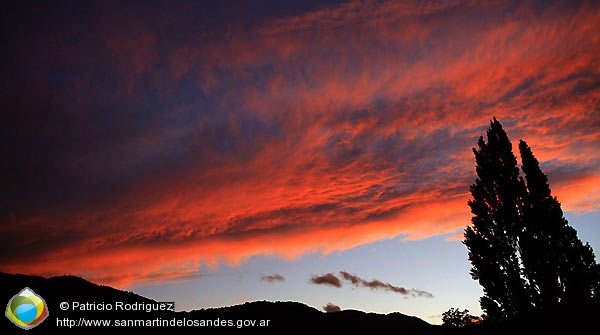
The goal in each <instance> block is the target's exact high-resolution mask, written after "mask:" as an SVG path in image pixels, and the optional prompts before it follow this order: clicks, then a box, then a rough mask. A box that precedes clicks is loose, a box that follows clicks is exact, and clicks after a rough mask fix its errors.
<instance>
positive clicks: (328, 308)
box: [323, 302, 342, 313]
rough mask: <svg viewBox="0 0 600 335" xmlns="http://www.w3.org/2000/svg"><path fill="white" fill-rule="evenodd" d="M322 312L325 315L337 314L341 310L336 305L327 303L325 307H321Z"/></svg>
mask: <svg viewBox="0 0 600 335" xmlns="http://www.w3.org/2000/svg"><path fill="white" fill-rule="evenodd" d="M323 310H324V311H325V312H327V313H331V312H339V311H341V310H342V308H341V307H340V306H338V305H334V304H332V303H330V302H328V303H327V305H325V306H323Z"/></svg>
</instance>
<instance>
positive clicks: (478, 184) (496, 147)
mask: <svg viewBox="0 0 600 335" xmlns="http://www.w3.org/2000/svg"><path fill="white" fill-rule="evenodd" d="M477 145H478V148H473V153H474V155H475V161H476V173H477V178H476V179H475V183H474V184H472V185H471V186H470V192H471V195H472V199H470V200H469V202H468V204H469V207H470V208H471V213H472V214H473V217H472V219H471V223H472V224H471V225H470V226H468V227H467V228H466V229H465V233H464V240H463V243H464V244H465V246H466V247H467V249H468V251H469V260H470V261H471V265H472V268H471V276H472V277H473V279H475V280H478V281H479V284H480V285H481V286H482V287H483V291H484V297H482V298H481V301H480V302H481V308H482V309H483V310H484V312H485V313H486V314H487V316H488V318H503V317H512V316H517V315H519V314H521V313H523V312H526V311H527V310H529V309H530V306H531V299H530V296H529V292H528V290H529V288H528V286H527V283H526V282H525V280H524V278H523V277H522V276H521V267H520V258H519V252H518V236H519V235H520V232H521V231H522V229H523V221H522V215H521V211H522V207H523V193H524V192H525V185H524V181H523V179H522V178H519V168H518V166H517V160H516V157H515V156H514V154H513V152H512V144H511V142H510V140H509V139H508V136H507V135H506V132H505V131H504V129H503V128H502V125H501V124H500V122H498V121H497V120H496V118H494V119H493V120H492V121H491V122H490V127H489V128H488V130H487V143H486V142H485V141H484V139H483V136H481V137H480V138H479V141H478V143H477Z"/></svg>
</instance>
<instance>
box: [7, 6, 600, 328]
mask: <svg viewBox="0 0 600 335" xmlns="http://www.w3.org/2000/svg"><path fill="white" fill-rule="evenodd" d="M0 15H2V20H1V24H2V26H3V27H2V35H1V38H2V44H3V45H4V46H5V47H4V48H3V49H4V50H5V51H4V52H3V53H2V55H0V59H1V62H0V68H1V71H2V76H1V78H2V79H0V88H1V90H0V99H1V101H2V105H3V107H2V112H1V113H2V121H1V122H0V153H1V159H2V162H1V164H0V171H1V174H0V188H1V189H2V192H0V251H1V254H2V255H3V256H2V257H0V271H4V272H10V273H27V274H36V275H44V276H53V275H62V274H74V275H78V276H82V277H84V278H86V279H88V280H90V281H93V282H95V283H99V284H104V285H111V286H113V287H116V288H120V289H127V290H132V291H134V292H137V293H139V294H142V295H145V296H148V297H151V298H154V299H158V300H161V301H175V302H176V304H177V306H178V308H179V309H182V310H185V309H192V308H203V307H220V306H227V305H232V304H237V303H241V302H245V301H253V300H271V301H277V300H279V301H286V300H293V301H300V302H303V303H306V304H308V305H310V306H313V307H315V308H318V309H320V310H324V309H328V308H329V309H331V308H334V309H335V308H337V307H339V308H341V309H357V310H363V311H369V312H377V313H389V312H395V311H397V312H401V313H404V314H408V315H415V316H418V317H420V318H422V319H424V320H425V321H428V322H431V323H440V322H441V313H442V312H444V311H446V310H448V309H449V308H452V307H459V308H460V309H465V308H466V309H469V310H470V311H471V313H472V314H477V315H478V314H480V313H481V310H480V309H479V303H478V299H479V297H480V296H481V295H482V290H481V287H480V286H479V285H478V283H477V282H476V281H474V280H473V279H471V277H470V275H469V268H470V264H469V261H468V256H467V250H466V248H465V246H464V245H463V244H462V243H461V239H462V232H463V230H464V228H465V227H466V226H467V225H469V223H470V218H471V213H470V210H469V207H468V205H467V201H468V199H469V197H470V194H469V186H470V185H471V184H472V183H473V182H474V180H475V162H474V156H473V152H472V148H473V147H474V146H476V143H477V139H478V138H479V136H482V135H485V131H486V129H487V127H488V126H489V123H490V120H491V119H492V118H494V117H496V118H497V119H498V120H499V121H500V122H501V123H502V125H503V127H504V129H505V130H506V132H507V134H508V136H509V138H510V140H511V141H512V143H513V148H514V149H515V153H516V152H517V151H518V150H516V149H517V146H516V144H518V140H519V139H523V140H525V141H527V143H528V144H529V146H530V147H531V149H532V150H533V153H534V155H535V156H536V158H537V159H538V160H539V161H540V165H541V168H542V170H543V171H544V173H546V174H547V175H548V178H549V184H550V187H551V188H552V192H553V193H552V194H553V195H554V196H556V197H557V198H558V200H559V201H560V203H561V204H562V208H563V210H564V211H565V215H566V217H567V219H568V220H569V223H570V224H571V225H572V226H573V227H574V228H576V229H577V231H578V236H579V237H580V239H581V240H582V241H584V242H589V243H590V245H591V246H592V247H593V248H594V250H595V252H596V253H598V250H600V226H599V225H600V191H599V190H600V187H599V186H600V150H598V148H599V147H600V3H598V2H596V1H527V0H526V1H504V0H497V1H452V0H438V1H427V0H425V1H383V0H378V1H354V0H350V1H316V0H308V1H275V0H268V1H241V0H240V1H223V0H221V1H175V2H173V1H162V0H151V1H38V2H22V1H10V4H9V5H8V6H6V7H5V8H3V11H2V13H1V14H0ZM517 157H518V156H517ZM327 306H329V307H327Z"/></svg>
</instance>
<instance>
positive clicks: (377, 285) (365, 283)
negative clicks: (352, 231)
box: [340, 271, 433, 298]
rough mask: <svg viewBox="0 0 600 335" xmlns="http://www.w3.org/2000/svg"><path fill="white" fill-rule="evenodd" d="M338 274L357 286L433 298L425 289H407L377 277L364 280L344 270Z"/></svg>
mask: <svg viewBox="0 0 600 335" xmlns="http://www.w3.org/2000/svg"><path fill="white" fill-rule="evenodd" d="M340 275H341V276H342V278H343V279H345V280H347V281H349V282H350V283H352V285H354V286H357V287H368V288H370V289H373V290H376V289H377V290H385V291H389V292H394V293H400V294H403V295H412V296H419V297H427V298H433V294H431V293H429V292H426V291H421V290H414V289H410V290H407V289H405V288H404V287H399V286H394V285H392V284H389V283H384V282H382V281H380V280H377V279H373V280H365V279H362V278H360V277H359V276H357V275H353V274H351V273H348V272H346V271H340Z"/></svg>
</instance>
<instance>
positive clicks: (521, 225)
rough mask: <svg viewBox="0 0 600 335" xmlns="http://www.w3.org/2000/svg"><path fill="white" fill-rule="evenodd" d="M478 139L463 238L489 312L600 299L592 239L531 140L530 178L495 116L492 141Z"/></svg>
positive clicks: (526, 158)
mask: <svg viewBox="0 0 600 335" xmlns="http://www.w3.org/2000/svg"><path fill="white" fill-rule="evenodd" d="M477 145H478V148H473V153H474V154H475V161H476V165H477V166H476V172H477V178H476V179H475V184H473V185H471V187H470V191H471V195H472V199H470V200H469V202H468V204H469V206H470V208H471V213H472V214H473V217H472V219H471V225H470V226H468V227H467V228H466V229H465V233H464V240H463V243H464V244H465V245H466V247H467V249H468V251H469V260H470V261H471V265H472V268H471V276H472V277H473V279H475V280H478V281H479V284H480V285H481V286H482V287H483V292H484V296H483V297H481V299H480V304H481V308H482V310H483V311H484V313H485V314H486V315H485V318H486V319H488V320H494V319H502V318H505V317H512V316H519V315H523V313H526V312H528V311H532V310H545V309H549V308H552V307H553V306H555V305H557V304H559V303H562V302H576V303H578V302H582V301H585V300H589V299H600V270H599V269H600V265H598V264H596V261H595V256H594V253H593V251H592V248H591V247H590V246H589V244H585V245H584V244H583V243H582V242H581V240H580V239H579V238H578V237H577V232H576V231H575V229H574V228H573V227H571V226H569V224H568V222H567V220H566V219H565V217H564V215H563V211H562V209H561V206H560V203H559V202H558V200H557V198H556V197H553V196H552V193H551V191H550V186H549V185H548V178H547V177H546V175H545V174H544V173H543V172H542V170H541V169H540V166H539V162H538V161H537V159H536V158H535V157H534V155H533V153H532V151H531V149H530V148H529V146H528V145H527V143H526V142H525V141H522V140H521V141H520V143H519V151H520V155H521V161H522V166H521V168H522V170H523V173H524V175H525V179H523V178H522V177H520V176H519V168H518V167H517V161H516V158H515V156H514V154H513V153H512V144H511V142H510V140H509V139H508V136H507V135H506V132H505V131H504V129H503V128H502V125H501V124H500V122H498V121H497V120H496V118H494V119H493V120H492V121H491V122H490V127H489V128H488V130H487V142H486V141H484V139H483V136H481V137H480V138H479V141H478V143H477Z"/></svg>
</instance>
